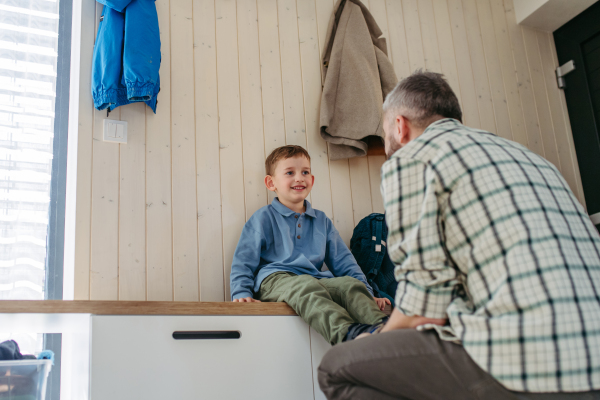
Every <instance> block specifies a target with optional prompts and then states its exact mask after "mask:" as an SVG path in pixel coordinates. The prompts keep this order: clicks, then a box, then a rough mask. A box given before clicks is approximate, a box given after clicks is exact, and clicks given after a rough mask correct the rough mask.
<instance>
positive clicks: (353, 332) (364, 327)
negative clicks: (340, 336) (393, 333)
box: [344, 317, 387, 342]
mask: <svg viewBox="0 0 600 400" xmlns="http://www.w3.org/2000/svg"><path fill="white" fill-rule="evenodd" d="M386 321H387V317H386V318H384V319H383V320H382V321H381V322H379V323H377V324H375V325H369V324H360V323H358V322H355V323H354V324H352V325H350V327H349V328H348V333H346V337H345V338H344V342H347V341H349V340H354V339H358V338H359V337H365V336H368V335H371V334H374V333H377V332H379V331H380V330H381V329H382V328H383V326H384V325H385V322H386Z"/></svg>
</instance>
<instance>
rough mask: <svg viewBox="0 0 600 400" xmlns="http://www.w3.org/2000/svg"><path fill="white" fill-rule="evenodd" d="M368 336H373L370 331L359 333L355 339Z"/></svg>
mask: <svg viewBox="0 0 600 400" xmlns="http://www.w3.org/2000/svg"><path fill="white" fill-rule="evenodd" d="M367 336H371V334H370V333H369V332H364V333H361V334H360V335H358V336H357V337H355V338H354V340H357V339H362V338H364V337H367Z"/></svg>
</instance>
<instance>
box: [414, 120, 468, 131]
mask: <svg viewBox="0 0 600 400" xmlns="http://www.w3.org/2000/svg"><path fill="white" fill-rule="evenodd" d="M449 122H452V123H453V124H454V125H462V124H461V123H460V121H458V120H456V119H454V118H442V119H438V120H437V121H435V122H433V123H431V124H429V126H428V127H427V128H425V131H427V130H428V129H432V128H435V127H437V126H438V125H443V124H447V123H449ZM423 133H425V132H423Z"/></svg>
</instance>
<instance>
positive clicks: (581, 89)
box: [554, 2, 600, 228]
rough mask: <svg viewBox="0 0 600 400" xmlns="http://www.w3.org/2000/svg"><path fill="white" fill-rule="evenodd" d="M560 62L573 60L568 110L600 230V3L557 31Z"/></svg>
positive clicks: (589, 200) (587, 195)
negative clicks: (573, 68) (573, 67)
mask: <svg viewBox="0 0 600 400" xmlns="http://www.w3.org/2000/svg"><path fill="white" fill-rule="evenodd" d="M554 41H555V43H556V52H557V54H558V63H559V65H563V64H565V63H567V62H569V61H571V60H573V62H574V63H575V70H574V71H573V72H570V73H569V74H568V75H566V76H565V77H564V79H565V85H566V87H565V88H564V91H565V96H566V98H567V108H568V110H569V118H570V120H571V127H572V129H573V141H574V144H575V151H576V152H577V161H578V162H579V171H580V173H581V181H582V184H583V191H584V194H585V202H586V205H587V209H588V213H589V214H590V216H591V217H592V220H593V221H594V223H595V224H596V227H597V228H599V227H600V135H599V128H600V2H597V3H595V4H594V5H592V6H591V7H589V8H588V9H587V10H585V11H584V12H582V13H581V14H579V15H578V16H577V17H575V18H573V19H572V20H571V21H569V22H568V23H566V24H565V25H564V26H562V27H561V28H560V29H557V30H556V31H555V32H554Z"/></svg>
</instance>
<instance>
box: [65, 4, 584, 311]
mask: <svg viewBox="0 0 600 400" xmlns="http://www.w3.org/2000/svg"><path fill="white" fill-rule="evenodd" d="M364 3H365V5H366V6H367V7H368V8H369V10H370V11H371V13H372V15H373V16H374V18H375V19H376V20H377V22H378V24H379V27H380V28H381V30H382V31H383V33H384V37H385V38H386V39H387V44H388V49H389V56H390V59H391V61H392V63H393V64H394V69H395V71H396V74H397V75H398V77H399V78H403V77H406V76H407V75H409V74H410V73H411V72H412V71H414V69H417V68H424V69H428V70H431V71H434V72H441V73H443V74H444V75H445V76H446V78H447V79H448V82H449V83H450V85H451V86H452V88H453V89H454V90H455V92H456V95H457V97H458V98H459V101H460V102H461V105H462V107H463V113H464V122H465V123H466V124H467V125H470V126H473V127H476V128H484V129H490V130H492V131H494V132H495V133H497V134H499V135H501V136H503V137H508V138H513V140H515V141H517V142H519V143H521V144H523V145H526V146H528V147H529V148H530V149H531V150H533V151H535V152H536V153H538V154H540V155H542V156H544V157H546V158H548V159H549V160H550V161H552V162H553V163H555V164H556V165H557V167H559V168H560V170H561V172H562V173H563V175H564V176H565V179H566V180H567V182H569V184H570V185H571V187H572V188H573V190H574V192H575V193H576V195H577V196H578V198H579V199H581V200H583V196H582V189H581V180H580V176H579V171H578V167H577V159H576V157H575V152H574V148H573V140H572V135H571V132H570V125H569V120H568V115H567V113H566V106H565V101H564V96H563V93H562V92H560V91H559V90H558V89H557V88H556V87H555V85H554V84H553V77H552V70H553V69H554V68H555V66H556V52H555V49H554V45H553V42H552V37H551V36H550V35H549V34H544V33H539V32H536V31H533V30H531V29H530V28H524V27H521V26H519V25H518V24H517V23H516V19H515V13H514V9H513V3H512V0H368V1H366V0H365V2H364ZM86 4H87V3H86ZM156 5H157V11H158V16H159V21H160V28H161V41H162V64H161V82H162V85H161V86H162V87H161V92H160V94H159V102H158V113H157V114H156V115H154V114H153V113H152V112H151V111H150V109H149V108H147V107H145V106H143V105H141V104H134V105H128V106H124V107H121V108H118V109H117V110H115V111H113V112H111V114H110V118H112V119H124V120H127V121H128V122H129V129H130V131H129V132H130V143H129V144H127V145H116V144H114V143H104V142H102V140H101V136H102V122H103V119H104V118H106V111H103V112H99V111H92V103H91V97H90V94H89V89H88V88H89V85H90V76H89V71H90V70H91V50H90V51H82V54H81V60H80V61H81V71H82V72H81V77H80V79H81V82H80V85H81V88H82V92H81V94H80V107H79V140H78V164H77V170H78V176H77V185H78V186H77V210H76V213H77V214H76V215H77V221H76V230H77V231H76V233H75V237H76V249H75V257H76V271H75V298H76V299H106V300H117V299H129V298H136V299H138V298H139V299H144V298H145V299H147V300H173V299H175V300H191V301H198V300H203V301H225V300H229V271H230V267H231V260H232V257H233V252H234V250H235V247H236V245H237V242H238V240H239V236H240V233H241V230H242V227H243V225H244V223H245V221H246V220H247V218H249V217H250V216H251V215H252V213H253V212H254V211H255V210H257V209H258V208H260V207H261V206H263V205H265V204H267V203H268V202H270V201H271V200H272V198H273V196H272V195H271V194H270V192H269V194H267V192H266V190H265V189H264V186H263V183H262V179H263V177H264V172H263V169H264V159H265V157H266V156H267V155H268V154H269V153H270V152H271V151H272V150H273V149H274V148H276V147H279V146H281V145H284V144H300V145H302V146H304V147H306V148H307V150H308V151H309V154H310V155H311V158H312V170H313V173H314V175H315V187H314V189H313V193H312V194H311V197H310V198H309V200H312V204H313V205H314V206H315V208H317V209H320V210H323V211H324V212H325V213H326V214H327V215H328V216H329V217H330V218H331V219H332V220H333V221H334V224H335V226H336V227H337V229H338V230H339V231H340V234H341V236H342V238H343V239H344V240H345V241H346V242H347V243H349V241H350V237H351V235H352V231H353V229H354V226H355V225H356V224H357V223H358V222H359V221H360V219H361V218H362V217H364V216H365V215H367V214H369V213H371V212H383V205H382V199H381V194H380V190H379V185H380V178H379V171H380V168H381V165H382V164H383V162H384V161H385V157H383V156H368V157H364V158H357V159H352V160H350V161H348V160H339V161H334V162H330V161H329V160H328V156H327V146H326V144H325V142H324V141H323V139H322V138H321V136H320V134H319V107H320V95H321V65H320V64H321V61H320V55H321V54H322V51H323V48H324V40H325V36H326V34H327V26H328V23H329V19H330V16H331V13H332V10H333V6H334V0H237V1H236V0H181V1H179V0H177V1H175V0H158V1H157V3H156ZM100 11H101V6H98V7H97V8H96V9H94V7H93V6H89V5H88V6H85V5H84V14H83V19H84V21H83V23H82V44H81V47H82V49H91V48H92V47H93V41H94V34H95V28H94V26H95V25H96V23H97V20H98V18H99V12H100ZM119 147H120V148H119ZM144 148H145V150H144ZM144 199H145V200H144ZM144 204H145V205H144ZM144 207H145V212H144ZM130 244H131V247H130ZM136 260H137V261H136ZM144 281H145V282H144Z"/></svg>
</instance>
